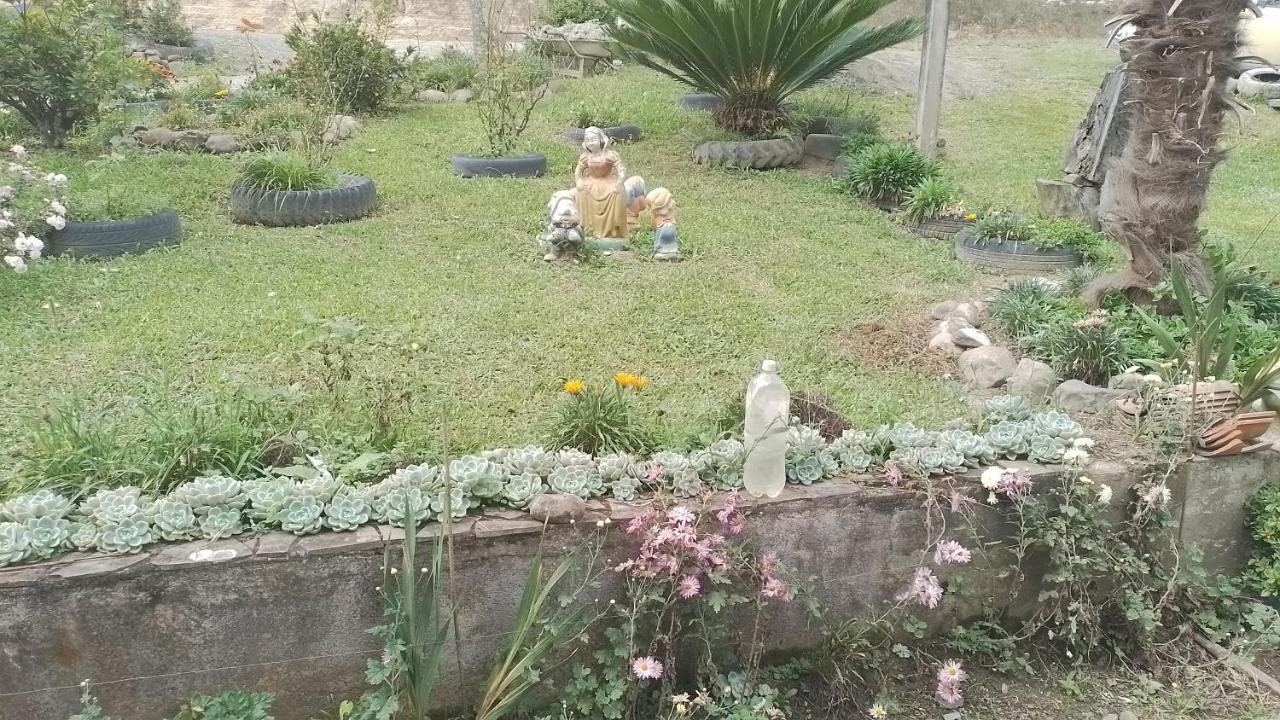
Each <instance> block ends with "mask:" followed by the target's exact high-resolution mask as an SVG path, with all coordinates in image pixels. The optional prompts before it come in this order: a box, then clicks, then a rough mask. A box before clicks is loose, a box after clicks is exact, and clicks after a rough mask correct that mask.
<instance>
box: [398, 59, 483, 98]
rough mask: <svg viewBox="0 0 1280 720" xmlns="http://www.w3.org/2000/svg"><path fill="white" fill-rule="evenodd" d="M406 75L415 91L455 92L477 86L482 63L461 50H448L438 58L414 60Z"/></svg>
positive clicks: (407, 68) (409, 65)
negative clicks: (477, 77) (476, 82)
mask: <svg viewBox="0 0 1280 720" xmlns="http://www.w3.org/2000/svg"><path fill="white" fill-rule="evenodd" d="M405 74H406V75H407V76H408V78H409V85H410V86H411V87H412V88H413V89H414V90H423V89H433V90H440V91H442V92H453V91H454V90H462V89H464V88H469V87H471V86H472V85H473V84H475V81H476V76H477V75H479V74H480V63H478V62H476V59H475V58H473V57H471V56H470V55H468V54H466V53H464V52H462V51H461V50H457V49H454V48H448V49H446V50H445V51H444V52H442V53H441V54H440V57H438V58H433V59H426V58H414V59H413V60H412V61H410V62H409V63H408V65H407V67H406V70H405Z"/></svg>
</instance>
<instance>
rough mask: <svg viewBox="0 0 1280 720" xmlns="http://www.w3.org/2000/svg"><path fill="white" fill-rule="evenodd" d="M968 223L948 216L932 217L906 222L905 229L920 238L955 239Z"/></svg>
mask: <svg viewBox="0 0 1280 720" xmlns="http://www.w3.org/2000/svg"><path fill="white" fill-rule="evenodd" d="M969 225H970V223H969V222H968V221H967V220H953V219H950V218H932V219H930V220H925V221H923V222H918V223H908V224H907V229H908V230H910V231H911V232H913V233H915V234H916V235H919V236H920V237H922V238H931V239H933V240H948V241H950V240H955V239H956V235H959V234H960V233H961V232H963V231H964V230H965V229H966V228H968V227H969Z"/></svg>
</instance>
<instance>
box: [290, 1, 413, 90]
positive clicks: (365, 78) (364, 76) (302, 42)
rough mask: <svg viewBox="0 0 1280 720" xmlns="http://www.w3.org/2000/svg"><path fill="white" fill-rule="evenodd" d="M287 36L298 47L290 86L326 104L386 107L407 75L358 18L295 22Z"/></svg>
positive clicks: (402, 67) (295, 52)
mask: <svg viewBox="0 0 1280 720" xmlns="http://www.w3.org/2000/svg"><path fill="white" fill-rule="evenodd" d="M284 38H285V42H286V43H287V44H288V45H289V47H290V49H292V50H293V52H294V58H293V62H292V63H290V64H289V67H288V68H287V69H286V70H285V73H286V74H287V76H288V78H289V86H290V88H291V89H292V90H293V92H294V93H296V94H297V95H298V96H299V97H302V98H304V99H306V100H307V101H308V102H310V103H311V104H313V105H315V106H317V107H320V108H323V109H326V110H332V111H335V112H373V111H376V110H381V109H382V108H384V107H386V105H387V104H388V103H389V102H390V101H391V100H392V99H393V97H394V94H395V92H396V90H397V88H398V87H399V86H400V82H401V81H402V79H403V77H404V65H403V64H402V63H401V62H400V61H399V60H398V59H396V57H395V55H394V54H393V53H392V52H391V50H390V49H389V48H387V46H386V45H383V44H382V43H381V42H378V40H377V39H376V38H374V37H373V36H372V35H371V34H370V33H369V32H368V31H367V30H366V29H365V27H364V25H363V24H362V23H361V22H360V21H359V20H353V19H347V20H343V21H341V22H317V23H315V24H312V25H310V26H303V25H295V26H294V27H293V28H292V29H290V30H289V32H287V33H285V36H284Z"/></svg>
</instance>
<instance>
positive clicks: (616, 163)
mask: <svg viewBox="0 0 1280 720" xmlns="http://www.w3.org/2000/svg"><path fill="white" fill-rule="evenodd" d="M625 177H626V169H625V168H623V167H622V158H621V157H619V156H618V153H616V152H614V151H612V150H610V149H609V136H608V135H605V134H604V131H603V130H601V129H600V128H598V127H589V128H587V129H586V132H585V133H583V138H582V154H581V155H579V156H578V167H577V170H575V171H574V178H575V181H576V185H577V191H578V213H579V215H580V216H581V219H582V227H583V228H585V229H586V231H587V232H588V233H590V234H591V235H593V236H595V237H597V238H602V239H603V238H625V237H627V191H626V189H625V188H624V187H623V183H622V180H623V178H625Z"/></svg>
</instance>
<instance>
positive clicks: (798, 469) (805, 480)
mask: <svg viewBox="0 0 1280 720" xmlns="http://www.w3.org/2000/svg"><path fill="white" fill-rule="evenodd" d="M822 472H823V469H822V460H820V459H819V458H818V456H817V455H809V456H808V457H805V458H802V459H800V460H796V461H794V462H788V463H787V480H789V481H790V482H793V483H800V484H801V485H812V484H814V483H816V482H818V481H819V480H821V479H822Z"/></svg>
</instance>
